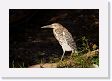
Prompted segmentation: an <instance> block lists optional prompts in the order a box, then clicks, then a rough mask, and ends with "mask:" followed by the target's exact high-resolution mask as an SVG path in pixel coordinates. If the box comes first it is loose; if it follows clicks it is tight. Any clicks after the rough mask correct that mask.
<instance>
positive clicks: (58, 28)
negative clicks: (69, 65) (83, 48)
mask: <svg viewBox="0 0 112 81" xmlns="http://www.w3.org/2000/svg"><path fill="white" fill-rule="evenodd" d="M41 28H52V29H53V34H54V37H55V38H56V39H57V41H58V42H59V44H60V45H61V47H62V49H63V54H62V56H61V61H62V60H63V57H64V54H65V51H71V52H72V53H77V50H76V43H75V41H74V39H73V37H72V34H71V33H70V32H69V31H68V30H67V29H66V28H65V27H64V26H63V25H61V24H60V23H53V24H50V25H46V26H42V27H41Z"/></svg>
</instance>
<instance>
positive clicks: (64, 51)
mask: <svg viewBox="0 0 112 81" xmlns="http://www.w3.org/2000/svg"><path fill="white" fill-rule="evenodd" d="M64 54H65V51H63V55H62V56H61V61H62V60H63V57H64Z"/></svg>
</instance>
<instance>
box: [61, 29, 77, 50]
mask: <svg viewBox="0 0 112 81" xmlns="http://www.w3.org/2000/svg"><path fill="white" fill-rule="evenodd" d="M63 37H64V38H65V40H66V41H67V43H68V45H69V46H70V47H71V48H72V49H73V50H75V49H76V43H75V41H74V39H73V37H72V35H71V33H70V32H69V31H68V30H67V29H64V30H63Z"/></svg>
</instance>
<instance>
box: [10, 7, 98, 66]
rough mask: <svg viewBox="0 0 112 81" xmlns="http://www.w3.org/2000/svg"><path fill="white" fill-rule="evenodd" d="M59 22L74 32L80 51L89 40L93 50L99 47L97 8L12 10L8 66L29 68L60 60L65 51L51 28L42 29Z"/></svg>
mask: <svg viewBox="0 0 112 81" xmlns="http://www.w3.org/2000/svg"><path fill="white" fill-rule="evenodd" d="M56 22H57V23H60V24H62V25H63V26H64V27H66V28H67V29H68V30H69V32H71V34H72V36H73V38H74V40H75V41H76V44H77V48H79V49H80V48H81V47H82V42H81V41H80V39H81V38H82V37H86V38H87V39H88V44H89V46H90V48H91V46H92V45H94V44H96V45H97V46H99V10H98V9H9V67H10V68H12V67H22V66H24V67H28V66H31V65H34V64H39V63H41V61H42V60H43V61H44V62H45V63H48V62H51V61H52V62H53V61H54V60H52V59H60V57H61V55H62V48H61V46H60V45H59V44H58V41H57V40H56V39H55V37H54V35H53V33H52V29H41V27H42V26H45V25H49V24H52V23H56Z"/></svg>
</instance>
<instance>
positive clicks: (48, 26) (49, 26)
mask: <svg viewBox="0 0 112 81" xmlns="http://www.w3.org/2000/svg"><path fill="white" fill-rule="evenodd" d="M41 28H52V26H51V25H47V26H43V27H41Z"/></svg>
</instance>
